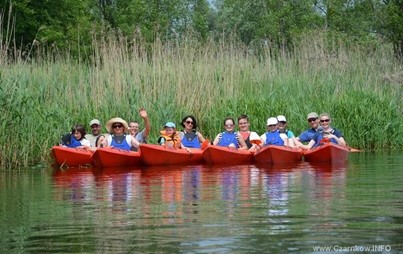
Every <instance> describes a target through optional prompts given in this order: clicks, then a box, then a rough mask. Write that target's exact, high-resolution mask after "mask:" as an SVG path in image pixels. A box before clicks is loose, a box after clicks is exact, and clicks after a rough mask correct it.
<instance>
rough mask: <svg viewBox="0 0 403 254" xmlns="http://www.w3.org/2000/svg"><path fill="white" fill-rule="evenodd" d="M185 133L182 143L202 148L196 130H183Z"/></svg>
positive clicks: (190, 146)
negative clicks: (189, 131)
mask: <svg viewBox="0 0 403 254" xmlns="http://www.w3.org/2000/svg"><path fill="white" fill-rule="evenodd" d="M182 133H183V134H184V137H183V138H182V144H183V145H184V146H186V147H189V148H201V145H200V142H199V138H198V137H197V134H196V132H195V131H192V132H191V133H188V132H182Z"/></svg>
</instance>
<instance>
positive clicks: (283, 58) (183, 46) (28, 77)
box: [0, 36, 403, 167]
mask: <svg viewBox="0 0 403 254" xmlns="http://www.w3.org/2000/svg"><path fill="white" fill-rule="evenodd" d="M327 43H328V42H326V40H325V39H324V37H321V36H316V37H310V38H308V39H306V40H302V41H301V44H300V45H298V46H296V47H295V49H294V52H293V53H288V54H285V53H284V54H282V55H279V56H277V57H275V58H274V57H272V56H271V54H270V48H265V49H263V50H262V52H261V54H260V55H259V56H256V55H255V54H254V52H253V51H252V50H251V49H249V48H247V47H246V46H244V45H242V44H239V43H237V42H236V41H233V40H230V41H226V42H225V43H224V42H212V41H211V42H208V43H206V44H200V43H198V42H197V41H194V40H193V39H192V38H185V39H183V40H181V41H171V42H165V43H162V42H161V41H158V40H157V41H156V42H155V43H154V44H152V45H147V44H145V43H144V42H142V41H139V40H132V41H128V40H126V39H125V38H118V39H111V38H106V39H97V40H94V42H93V51H92V53H91V56H89V59H90V60H89V61H88V62H87V63H84V62H80V61H75V60H74V59H73V58H72V57H70V56H69V55H66V56H64V57H57V58H50V57H46V55H44V56H42V57H40V58H38V59H39V60H38V59H35V61H29V62H28V61H26V60H21V61H15V62H11V61H6V60H3V61H2V62H1V63H0V64H1V70H0V75H1V79H0V82H1V86H0V99H1V104H2V105H1V114H0V123H1V127H0V128H1V133H2V135H1V136H0V161H1V162H0V166H14V167H19V166H27V165H29V164H33V163H41V162H42V163H43V162H47V161H49V150H50V148H51V146H52V145H55V144H57V143H58V142H59V138H60V135H61V134H63V133H66V132H68V131H69V130H70V128H71V126H73V125H74V124H77V123H82V124H85V125H86V126H88V123H89V121H90V120H91V119H92V118H98V119H100V120H101V122H102V123H103V124H104V125H105V123H106V122H107V120H108V119H110V118H112V117H115V116H119V117H122V118H124V119H126V120H128V121H130V120H141V119H139V116H138V109H139V108H141V107H144V108H146V109H147V111H148V114H149V117H150V121H151V125H152V131H151V137H150V139H149V140H150V142H151V143H153V142H155V141H156V140H157V138H158V135H159V130H160V129H161V128H162V126H163V125H164V123H165V122H167V121H174V122H176V123H177V125H178V128H180V127H179V124H180V120H181V119H182V117H184V116H185V115H187V114H193V115H194V116H195V117H196V118H197V119H198V121H199V123H200V124H199V126H200V131H201V132H202V133H203V134H204V135H205V136H206V137H207V138H209V139H213V138H214V137H215V135H216V134H217V133H219V132H221V131H222V121H223V119H224V118H225V117H227V116H232V117H234V118H236V117H237V116H239V115H240V114H243V113H246V114H248V115H249V116H250V119H251V123H252V125H251V127H252V129H254V130H255V131H257V132H258V133H259V134H263V133H264V131H265V123H266V119H267V118H268V117H270V116H277V115H279V114H283V115H285V116H286V117H287V119H288V122H289V127H290V129H291V130H293V131H294V133H295V134H297V135H298V134H299V133H300V132H301V131H303V130H304V129H306V128H307V127H308V126H307V123H306V114H307V113H309V112H311V111H316V112H318V113H320V112H329V113H330V114H331V115H332V117H333V124H334V125H335V127H337V128H339V129H341V130H342V131H343V132H344V133H345V137H346V140H347V141H348V143H349V144H350V145H351V146H356V147H359V148H363V149H385V148H386V149H400V148H401V147H402V144H403V137H402V134H400V131H399V130H401V129H402V127H403V120H402V117H401V114H402V111H401V90H402V88H401V84H399V81H397V82H395V81H391V80H388V79H385V78H384V76H385V75H387V74H393V73H396V72H398V71H399V70H400V69H399V68H400V67H399V64H398V63H397V62H394V61H393V58H392V56H391V55H389V54H387V53H386V52H387V51H386V50H385V49H383V48H380V49H378V50H377V51H374V52H372V53H371V54H367V52H366V51H364V50H363V49H360V48H351V47H349V48H347V47H344V46H343V45H342V44H339V46H338V47H337V48H336V47H333V51H332V52H328V51H326V50H325V48H326V47H325V45H326V44H327ZM4 54H6V53H5V52H1V53H0V55H4ZM3 59H4V58H3ZM88 131H89V128H88ZM104 131H106V130H105V129H104Z"/></svg>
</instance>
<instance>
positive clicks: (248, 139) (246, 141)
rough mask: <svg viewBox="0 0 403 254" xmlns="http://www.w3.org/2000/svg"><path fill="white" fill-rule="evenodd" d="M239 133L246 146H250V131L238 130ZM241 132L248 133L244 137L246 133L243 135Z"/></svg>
mask: <svg viewBox="0 0 403 254" xmlns="http://www.w3.org/2000/svg"><path fill="white" fill-rule="evenodd" d="M239 133H240V134H241V136H242V138H243V139H244V140H245V143H246V146H247V147H248V148H251V147H252V143H251V142H250V131H248V132H239ZM243 133H246V134H248V136H247V137H246V138H245V136H246V135H243Z"/></svg>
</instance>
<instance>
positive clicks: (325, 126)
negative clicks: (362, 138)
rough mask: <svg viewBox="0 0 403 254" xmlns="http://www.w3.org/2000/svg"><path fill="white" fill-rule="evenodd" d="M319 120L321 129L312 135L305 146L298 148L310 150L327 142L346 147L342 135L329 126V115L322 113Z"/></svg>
mask: <svg viewBox="0 0 403 254" xmlns="http://www.w3.org/2000/svg"><path fill="white" fill-rule="evenodd" d="M319 119H320V120H319V121H320V125H321V127H322V128H321V129H320V130H319V131H318V132H317V133H316V134H315V135H314V137H313V138H312V139H311V141H309V143H308V144H307V145H301V146H300V147H301V148H303V149H311V148H314V147H317V146H320V145H322V144H325V143H329V142H332V143H334V144H338V145H342V146H346V141H345V140H344V138H343V134H342V133H341V132H340V131H339V130H337V129H335V128H333V127H332V126H331V125H330V123H331V118H330V115H329V114H328V113H322V114H320V116H319Z"/></svg>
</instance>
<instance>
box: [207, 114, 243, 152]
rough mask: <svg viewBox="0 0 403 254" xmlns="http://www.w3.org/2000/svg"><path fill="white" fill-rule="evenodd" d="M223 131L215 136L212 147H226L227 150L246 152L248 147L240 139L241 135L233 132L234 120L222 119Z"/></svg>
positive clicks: (229, 118)
mask: <svg viewBox="0 0 403 254" xmlns="http://www.w3.org/2000/svg"><path fill="white" fill-rule="evenodd" d="M224 128H225V131H224V132H222V133H219V134H217V136H216V137H215V139H214V141H213V145H218V146H226V147H229V148H236V149H237V148H239V149H242V150H247V149H248V147H247V146H246V143H245V141H244V139H243V137H242V135H241V134H240V133H239V132H237V131H235V120H234V118H231V117H227V118H225V119H224Z"/></svg>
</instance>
